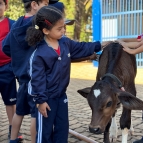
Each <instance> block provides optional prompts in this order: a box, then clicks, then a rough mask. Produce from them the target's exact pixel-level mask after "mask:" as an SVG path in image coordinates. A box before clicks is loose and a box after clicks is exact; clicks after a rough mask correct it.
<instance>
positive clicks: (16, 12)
mask: <svg viewBox="0 0 143 143" xmlns="http://www.w3.org/2000/svg"><path fill="white" fill-rule="evenodd" d="M8 5H9V6H8V10H7V11H6V12H5V16H7V17H9V18H11V19H13V20H17V19H18V18H19V17H20V16H22V15H24V7H23V4H22V0H9V4H8Z"/></svg>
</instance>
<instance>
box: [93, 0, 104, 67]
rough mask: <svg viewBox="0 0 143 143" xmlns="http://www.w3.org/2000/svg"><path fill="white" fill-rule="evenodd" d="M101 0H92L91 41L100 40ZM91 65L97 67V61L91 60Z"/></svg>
mask: <svg viewBox="0 0 143 143" xmlns="http://www.w3.org/2000/svg"><path fill="white" fill-rule="evenodd" d="M100 1H102V0H92V21H93V23H92V28H93V32H92V36H93V41H101V2H100ZM93 66H95V67H98V62H97V61H93Z"/></svg>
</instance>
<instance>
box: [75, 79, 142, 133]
mask: <svg viewBox="0 0 143 143" xmlns="http://www.w3.org/2000/svg"><path fill="white" fill-rule="evenodd" d="M78 93H79V94H81V95H82V96H83V97H85V98H87V101H88V104H89V106H90V108H91V110H92V117H91V123H90V125H89V130H90V132H92V133H95V134H100V133H103V132H104V131H105V127H106V126H107V124H108V122H109V121H110V119H111V117H112V115H113V114H114V113H115V111H116V109H117V107H118V106H119V103H122V105H123V106H124V107H125V108H127V109H130V110H143V101H141V100H140V99H138V98H136V97H135V96H133V95H132V94H130V93H128V92H125V91H121V90H120V89H118V88H117V87H115V86H114V85H112V84H110V83H108V82H105V81H103V80H102V81H98V82H96V83H95V84H94V85H93V86H92V87H88V88H84V89H81V90H78Z"/></svg>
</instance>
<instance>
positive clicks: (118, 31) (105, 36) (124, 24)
mask: <svg viewBox="0 0 143 143" xmlns="http://www.w3.org/2000/svg"><path fill="white" fill-rule="evenodd" d="M100 7H101V31H102V32H101V35H102V36H101V37H102V39H101V40H102V41H106V40H115V39H118V38H136V37H137V36H138V35H139V34H141V33H142V32H143V31H142V30H143V0H100ZM136 59H137V66H138V67H143V53H140V54H138V55H136Z"/></svg>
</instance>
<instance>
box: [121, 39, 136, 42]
mask: <svg viewBox="0 0 143 143" xmlns="http://www.w3.org/2000/svg"><path fill="white" fill-rule="evenodd" d="M119 40H121V41H123V42H137V38H121V39H119Z"/></svg>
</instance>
